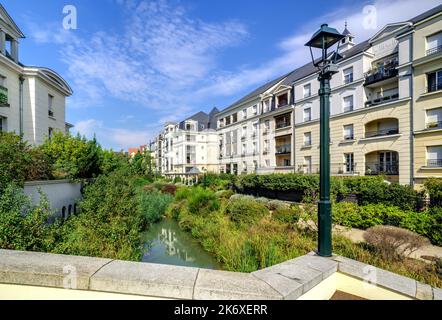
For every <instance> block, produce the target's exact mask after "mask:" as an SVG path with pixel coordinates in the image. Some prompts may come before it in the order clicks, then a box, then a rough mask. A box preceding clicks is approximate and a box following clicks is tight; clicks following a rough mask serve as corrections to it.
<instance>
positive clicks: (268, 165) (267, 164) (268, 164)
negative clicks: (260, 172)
mask: <svg viewBox="0 0 442 320" xmlns="http://www.w3.org/2000/svg"><path fill="white" fill-rule="evenodd" d="M265 166H266V167H270V160H269V159H266V160H265Z"/></svg>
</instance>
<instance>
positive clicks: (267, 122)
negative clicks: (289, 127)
mask: <svg viewBox="0 0 442 320" xmlns="http://www.w3.org/2000/svg"><path fill="white" fill-rule="evenodd" d="M264 127H265V130H266V131H268V130H270V120H266V121H265V122H264Z"/></svg>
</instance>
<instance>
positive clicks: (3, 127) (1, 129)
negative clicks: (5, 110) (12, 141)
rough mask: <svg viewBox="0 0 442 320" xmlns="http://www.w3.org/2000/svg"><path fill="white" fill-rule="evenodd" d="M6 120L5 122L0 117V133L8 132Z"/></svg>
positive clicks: (3, 118)
mask: <svg viewBox="0 0 442 320" xmlns="http://www.w3.org/2000/svg"><path fill="white" fill-rule="evenodd" d="M6 120H7V118H5V117H0V132H6V131H8V130H7V128H6Z"/></svg>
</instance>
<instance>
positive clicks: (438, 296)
mask: <svg viewBox="0 0 442 320" xmlns="http://www.w3.org/2000/svg"><path fill="white" fill-rule="evenodd" d="M433 299H434V300H442V290H441V289H439V288H434V287H433Z"/></svg>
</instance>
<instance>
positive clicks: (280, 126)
mask: <svg viewBox="0 0 442 320" xmlns="http://www.w3.org/2000/svg"><path fill="white" fill-rule="evenodd" d="M290 126H291V123H290V122H279V123H276V129H283V128H288V127H290Z"/></svg>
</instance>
